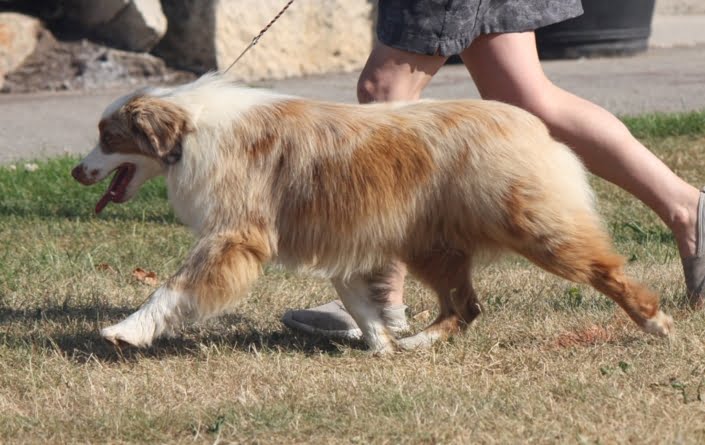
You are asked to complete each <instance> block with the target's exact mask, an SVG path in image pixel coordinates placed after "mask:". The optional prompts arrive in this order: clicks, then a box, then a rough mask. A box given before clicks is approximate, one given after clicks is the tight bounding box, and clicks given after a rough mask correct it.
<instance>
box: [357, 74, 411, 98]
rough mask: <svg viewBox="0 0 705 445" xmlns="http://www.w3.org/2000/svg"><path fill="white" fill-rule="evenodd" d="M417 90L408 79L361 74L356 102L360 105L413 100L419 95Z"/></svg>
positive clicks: (387, 75) (393, 75) (396, 76)
mask: <svg viewBox="0 0 705 445" xmlns="http://www.w3.org/2000/svg"><path fill="white" fill-rule="evenodd" d="M418 90H419V89H418V88H414V85H413V83H412V82H410V81H409V79H405V78H404V76H400V75H395V74H394V73H387V72H379V73H375V74H374V75H365V74H363V75H362V76H360V79H359V80H358V82H357V100H358V101H359V102H360V103H369V102H390V101H399V100H414V99H418V97H419V95H420V91H418Z"/></svg>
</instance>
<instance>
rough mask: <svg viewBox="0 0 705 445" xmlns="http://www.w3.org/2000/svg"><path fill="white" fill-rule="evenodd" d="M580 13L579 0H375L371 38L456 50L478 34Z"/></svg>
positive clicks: (405, 46) (417, 49) (413, 48)
mask: <svg viewBox="0 0 705 445" xmlns="http://www.w3.org/2000/svg"><path fill="white" fill-rule="evenodd" d="M582 13H583V7H582V4H581V3H580V0H379V12H378V18H377V38H378V39H379V41H380V42H382V43H383V44H385V45H387V46H391V47H393V48H397V49H402V50H405V51H410V52H413V53H417V54H438V55H441V56H451V55H454V54H459V53H460V52H462V51H463V50H464V49H465V48H467V47H468V46H470V43H472V41H473V40H474V39H475V38H476V37H477V36H479V35H480V34H490V33H504V32H525V31H533V30H535V29H537V28H540V27H542V26H546V25H550V24H552V23H558V22H562V21H563V20H567V19H569V18H572V17H577V16H579V15H580V14H582Z"/></svg>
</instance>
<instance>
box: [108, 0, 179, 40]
mask: <svg viewBox="0 0 705 445" xmlns="http://www.w3.org/2000/svg"><path fill="white" fill-rule="evenodd" d="M166 30H167V20H166V17H165V16H164V13H163V12H162V7H161V4H160V3H159V0H132V1H130V3H129V4H128V5H127V6H126V7H125V8H124V9H122V10H121V11H120V13H118V15H117V16H115V17H113V19H112V20H110V22H108V23H106V24H105V25H101V26H98V27H96V28H94V31H95V32H96V34H98V35H99V36H101V37H104V38H105V39H107V40H108V41H110V42H112V43H114V44H115V45H117V46H119V47H121V48H123V49H128V50H131V51H149V50H150V49H152V48H153V47H154V45H156V44H157V43H158V42H159V40H160V39H161V38H162V37H163V36H164V34H166Z"/></svg>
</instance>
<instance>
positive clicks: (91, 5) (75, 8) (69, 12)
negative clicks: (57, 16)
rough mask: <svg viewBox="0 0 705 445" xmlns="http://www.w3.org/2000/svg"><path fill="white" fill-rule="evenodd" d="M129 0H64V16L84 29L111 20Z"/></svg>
mask: <svg viewBox="0 0 705 445" xmlns="http://www.w3.org/2000/svg"><path fill="white" fill-rule="evenodd" d="M129 4H130V0H100V1H96V0H65V3H64V8H65V10H66V17H67V18H68V19H69V20H71V21H72V22H75V23H76V24H78V25H80V26H82V27H84V28H85V29H92V28H94V27H95V26H99V25H103V24H105V23H108V22H109V21H111V20H112V19H113V18H114V17H115V16H117V15H118V13H119V12H120V11H122V10H123V9H125V7H126V6H127V5H129Z"/></svg>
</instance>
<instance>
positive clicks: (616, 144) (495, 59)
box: [461, 32, 699, 258]
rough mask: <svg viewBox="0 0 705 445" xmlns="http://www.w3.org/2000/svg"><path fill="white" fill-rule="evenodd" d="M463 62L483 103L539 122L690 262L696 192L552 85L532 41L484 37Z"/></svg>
mask: <svg viewBox="0 0 705 445" xmlns="http://www.w3.org/2000/svg"><path fill="white" fill-rule="evenodd" d="M461 57H462V59H463V62H464V63H465V65H466V66H467V68H468V70H469V71H470V74H471V75H472V77H473V79H474V81H475V84H476V85H477V88H478V90H479V91H480V94H481V95H482V97H483V98H484V99H494V100H499V101H502V102H507V103H510V104H513V105H517V106H519V107H522V108H524V109H526V110H528V111H530V112H532V113H533V114H535V115H537V116H538V117H540V118H541V119H542V120H543V121H544V122H545V123H546V125H547V126H548V127H549V129H550V131H551V133H552V134H553V135H554V136H555V137H556V138H557V139H559V140H561V141H563V142H565V143H566V144H567V145H569V146H570V147H571V148H572V149H573V150H574V151H575V152H576V153H577V154H578V156H580V157H581V158H582V160H583V162H584V163H585V165H586V166H587V168H588V169H589V170H590V171H591V172H592V173H594V174H596V175H597V176H600V177H602V178H604V179H606V180H608V181H610V182H612V183H614V184H616V185H618V186H619V187H621V188H623V189H624V190H626V191H628V192H629V193H631V194H632V195H634V196H635V197H637V198H638V199H639V200H641V201H642V202H643V203H644V204H646V205H647V206H648V207H650V208H651V209H652V210H653V211H654V212H656V214H657V215H658V216H659V217H660V218H661V219H662V220H663V222H664V223H665V224H666V225H667V226H668V227H669V228H670V229H671V230H672V231H673V234H674V236H675V238H676V242H677V245H678V250H679V251H680V254H681V257H684V258H687V257H689V256H692V255H694V254H695V248H696V233H695V224H696V219H697V206H698V198H699V192H698V190H697V189H695V188H694V187H692V186H691V185H689V184H687V183H686V182H684V181H683V180H682V179H681V178H679V177H678V176H677V175H676V174H674V173H673V172H672V171H671V170H670V169H669V168H668V167H667V166H666V165H665V164H664V163H663V162H661V161H660V160H659V159H658V158H657V157H656V156H654V155H653V154H652V153H651V152H650V151H649V150H648V149H647V148H646V147H644V146H643V145H642V144H641V143H640V142H639V141H637V140H636V139H635V138H634V137H633V136H632V135H631V133H630V132H629V130H628V129H627V128H626V127H625V126H624V125H623V124H622V122H620V121H619V119H617V118H616V117H615V116H614V115H612V114H611V113H609V112H608V111H606V110H604V109H603V108H601V107H599V106H597V105H595V104H593V103H591V102H589V101H587V100H584V99H581V98H579V97H577V96H575V95H572V94H570V93H568V92H566V91H564V90H562V89H560V88H559V87H557V86H556V85H554V84H553V83H552V82H551V81H550V80H549V79H548V78H547V77H546V76H545V74H544V72H543V69H542V68H541V64H540V63H539V58H538V54H537V51H536V44H535V38H534V34H533V33H530V32H529V33H510V34H490V35H485V36H481V37H479V38H478V39H476V40H475V41H474V42H473V43H472V45H471V46H470V47H469V48H467V49H466V50H465V51H464V52H463V53H462V54H461Z"/></svg>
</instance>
